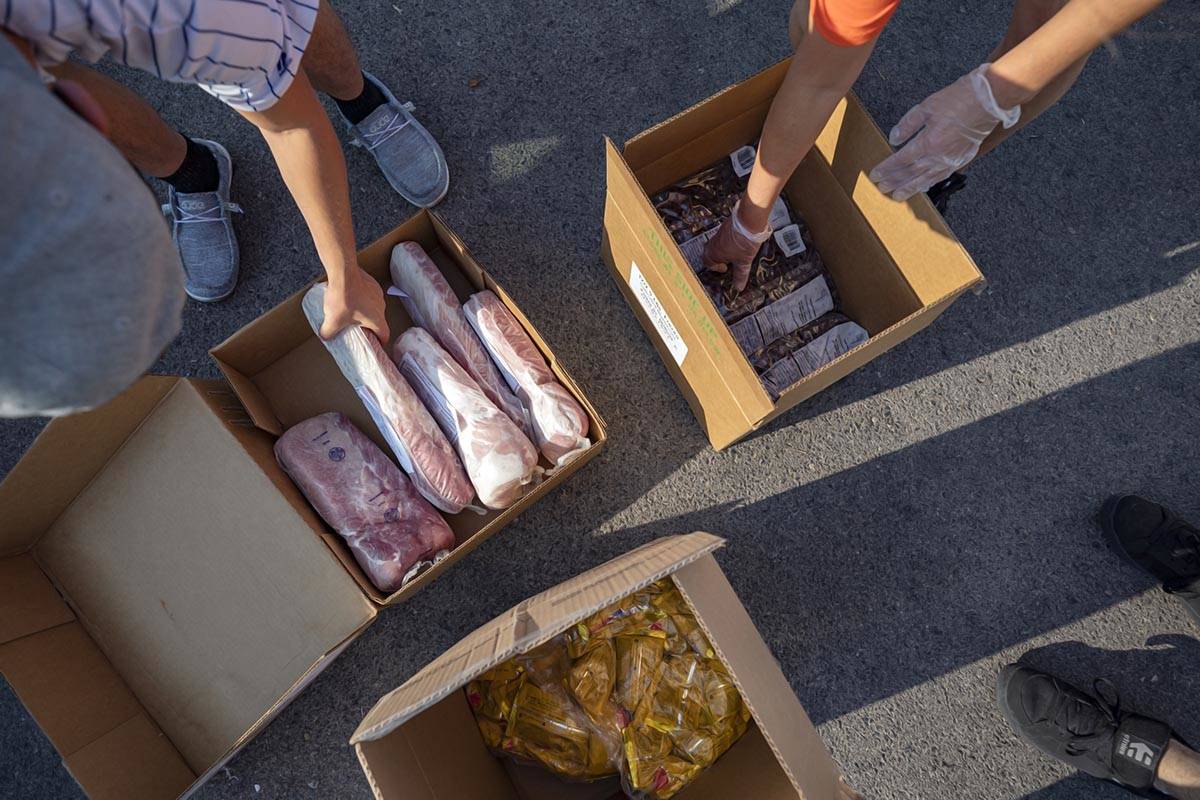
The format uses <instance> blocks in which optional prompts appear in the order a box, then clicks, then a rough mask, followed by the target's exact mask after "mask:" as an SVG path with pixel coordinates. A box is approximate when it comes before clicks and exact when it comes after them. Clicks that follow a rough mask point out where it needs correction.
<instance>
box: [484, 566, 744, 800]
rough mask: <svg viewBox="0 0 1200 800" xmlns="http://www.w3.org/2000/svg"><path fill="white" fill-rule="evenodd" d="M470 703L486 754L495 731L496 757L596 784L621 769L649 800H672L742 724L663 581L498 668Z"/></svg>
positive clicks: (721, 671)
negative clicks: (613, 748)
mask: <svg viewBox="0 0 1200 800" xmlns="http://www.w3.org/2000/svg"><path fill="white" fill-rule="evenodd" d="M618 652H621V653H623V657H621V658H620V659H619V660H618ZM467 698H468V701H469V702H470V704H471V707H472V709H473V710H474V711H475V716H476V719H477V720H478V721H479V728H480V732H481V734H482V735H483V738H484V740H485V741H487V742H488V743H489V746H492V747H495V745H494V744H492V743H493V742H495V741H496V739H497V731H498V730H499V729H500V728H501V726H503V727H504V733H503V735H502V736H501V737H500V746H499V748H498V749H499V751H500V752H502V753H503V754H505V755H509V756H512V757H514V758H518V759H525V760H528V761H534V762H536V763H539V764H541V765H542V766H544V767H546V768H547V769H549V770H550V771H552V772H554V773H555V774H557V775H558V776H560V777H563V778H568V779H584V780H590V779H595V778H602V777H604V776H606V775H608V774H611V772H612V771H615V770H616V769H617V768H618V767H619V768H620V769H621V772H622V775H623V778H624V780H625V784H626V790H627V791H629V792H630V793H631V794H632V795H633V796H635V797H638V798H647V799H648V800H651V799H652V800H666V798H668V797H672V796H673V795H675V794H676V793H677V792H679V791H680V790H681V789H682V788H683V787H684V786H686V785H687V784H688V783H689V782H690V781H691V780H692V779H693V778H694V777H695V776H696V775H698V774H699V773H700V772H701V771H702V770H704V769H705V768H706V767H708V766H710V765H711V764H712V763H713V762H714V761H716V759H717V758H718V757H719V756H720V755H721V754H722V753H724V752H725V751H726V750H727V749H728V748H729V747H730V745H732V744H733V743H734V742H735V741H737V739H738V738H739V737H740V736H741V735H742V734H743V733H745V731H746V725H747V723H748V722H749V720H750V712H749V710H748V709H747V708H746V707H745V705H744V704H743V703H742V700H741V697H740V695H739V694H738V692H737V689H736V688H734V686H733V683H732V681H731V680H730V678H729V673H728V671H727V670H726V669H725V667H724V665H723V664H722V663H721V662H720V660H719V659H718V658H717V657H716V653H715V651H714V650H713V647H712V644H711V643H710V642H709V641H708V639H707V637H705V636H704V634H703V632H702V631H701V630H700V627H699V625H698V624H697V622H696V619H695V616H694V615H693V613H692V612H691V611H690V610H689V608H688V606H687V603H686V602H685V601H684V599H683V597H682V596H681V595H680V594H679V590H678V589H676V588H675V586H674V585H673V584H672V583H671V582H670V581H669V580H661V581H658V582H656V583H653V584H650V585H649V586H647V587H646V588H645V589H642V590H640V591H637V592H634V593H632V594H630V595H628V596H627V597H625V598H623V599H622V600H620V601H618V602H616V603H614V604H613V605H611V606H609V607H607V608H605V609H602V610H601V611H598V612H596V613H595V614H593V615H592V616H591V617H589V618H587V619H585V620H583V621H581V622H580V623H578V624H577V625H575V626H574V627H572V628H571V629H570V630H569V631H567V633H566V635H565V636H559V637H555V638H554V639H551V640H550V642H548V643H547V644H545V645H542V646H541V647H539V648H537V649H536V650H534V651H532V652H530V653H528V654H525V655H521V656H517V657H515V658H514V659H512V660H511V661H508V662H505V663H503V664H501V665H499V666H498V667H496V668H494V669H493V670H492V671H491V672H489V673H487V674H485V675H483V676H481V677H480V678H478V679H477V680H475V681H473V682H472V683H471V684H470V685H469V686H468V687H467ZM588 723H590V725H589V724H588ZM614 738H615V742H616V747H617V750H616V752H613V751H612V750H610V746H611V745H612V744H613V742H614Z"/></svg>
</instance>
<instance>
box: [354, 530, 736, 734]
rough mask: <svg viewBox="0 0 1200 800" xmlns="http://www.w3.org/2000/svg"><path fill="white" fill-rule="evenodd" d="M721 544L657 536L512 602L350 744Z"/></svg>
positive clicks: (404, 690)
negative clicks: (579, 573) (565, 579)
mask: <svg viewBox="0 0 1200 800" xmlns="http://www.w3.org/2000/svg"><path fill="white" fill-rule="evenodd" d="M724 543H725V540H724V539H721V538H720V537H717V536H713V535H712V534H710V533H692V534H686V535H681V536H671V537H667V538H664V539H659V540H657V541H654V542H650V543H649V544H646V545H643V546H642V547H639V548H637V549H636V550H633V551H631V552H629V553H626V554H625V555H623V556H620V557H618V558H615V559H613V560H612V561H609V562H608V563H606V564H602V565H601V566H599V567H596V568H595V569H592V570H589V571H588V572H585V573H583V574H582V575H579V576H577V577H575V578H572V579H571V580H568V581H565V582H563V583H560V584H559V585H558V586H555V587H554V588H552V589H548V590H547V591H545V592H542V593H541V594H539V595H537V596H535V597H531V598H529V599H528V600H525V601H523V602H521V603H518V604H517V605H516V606H514V607H513V608H511V609H509V611H508V612H506V613H504V614H502V615H500V616H499V617H497V618H496V619H494V620H492V621H491V622H489V623H488V624H486V625H484V626H482V627H480V628H478V629H477V630H475V631H474V632H473V633H471V634H469V635H468V636H467V637H466V638H464V639H462V640H461V641H460V642H458V644H456V645H454V646H453V647H451V648H450V649H449V650H447V651H446V652H445V653H443V654H442V655H441V656H439V657H438V658H437V659H436V660H434V661H433V663H431V664H430V665H429V666H427V667H425V669H423V670H421V671H420V672H418V673H417V674H416V675H414V676H413V677H412V678H411V679H409V680H408V681H407V682H406V683H405V684H404V685H403V686H401V687H400V688H399V689H396V690H394V691H392V692H391V693H389V694H387V695H385V696H384V697H383V698H382V699H381V700H380V701H379V702H378V703H376V704H375V707H374V708H373V709H371V711H370V712H369V713H368V714H367V716H366V718H365V719H364V720H363V721H362V724H361V725H359V726H358V730H356V731H355V732H354V736H353V737H352V738H351V740H350V741H351V743H352V744H357V743H359V742H363V741H371V740H375V739H378V738H380V737H382V736H385V735H387V734H388V733H389V732H391V731H393V730H395V729H396V728H397V727H399V726H400V725H402V724H404V723H405V722H406V721H407V720H409V719H411V718H412V717H413V716H414V715H416V714H418V713H420V712H421V711H423V710H424V709H426V708H429V707H430V706H431V705H433V704H434V703H436V702H437V701H438V700H441V699H442V698H443V697H445V696H446V695H448V694H449V693H450V692H453V691H454V690H456V689H458V688H459V687H461V686H463V685H464V684H465V683H467V681H470V680H471V679H473V678H476V677H478V676H479V675H481V674H483V673H484V672H486V671H487V670H489V669H491V668H492V667H494V666H495V665H497V664H499V663H501V662H503V661H505V660H507V659H509V658H511V657H512V656H514V655H516V654H517V653H520V652H524V651H526V650H528V649H530V648H533V647H536V646H538V645H539V644H541V643H542V642H545V641H547V640H549V639H550V638H552V637H554V636H556V635H557V634H559V633H561V632H562V631H564V630H566V629H567V628H569V627H570V626H571V625H574V624H575V623H576V622H578V621H580V620H582V619H584V618H585V617H587V616H588V615H589V614H592V613H594V612H596V611H599V610H600V609H602V608H604V607H605V606H607V605H610V604H612V603H614V602H616V601H617V600H619V599H621V598H622V597H624V596H625V595H627V594H629V593H630V592H633V591H636V590H637V589H640V588H642V587H643V586H647V585H649V584H651V583H653V582H654V581H656V580H658V579H660V578H662V577H665V576H666V575H670V574H671V573H673V572H675V571H676V570H678V569H680V568H681V567H684V566H686V565H687V564H690V563H692V562H693V561H695V560H697V559H699V558H702V557H704V556H705V555H707V554H709V553H711V552H712V551H714V550H716V549H717V548H719V547H721V546H722V545H723V544H724Z"/></svg>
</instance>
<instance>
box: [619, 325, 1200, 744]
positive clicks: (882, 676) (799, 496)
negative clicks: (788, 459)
mask: <svg viewBox="0 0 1200 800" xmlns="http://www.w3.org/2000/svg"><path fill="white" fill-rule="evenodd" d="M1198 356H1200V345H1192V346H1188V347H1183V348H1180V349H1177V350H1174V351H1171V352H1169V353H1166V354H1164V355H1162V356H1160V357H1156V358H1152V359H1148V360H1145V361H1142V362H1139V363H1137V364H1135V365H1133V366H1130V367H1128V368H1126V369H1122V370H1120V371H1117V372H1113V373H1110V374H1108V375H1104V376H1103V377H1100V378H1097V379H1095V380H1093V381H1090V382H1087V383H1084V384H1080V385H1078V386H1074V387H1072V388H1069V389H1066V390H1063V391H1061V392H1058V393H1056V394H1052V395H1049V396H1047V397H1044V398H1041V399H1039V400H1037V401H1034V402H1031V403H1028V404H1026V405H1023V406H1019V407H1017V408H1015V409H1012V410H1011V411H1007V412H1005V413H1002V414H998V415H995V416H993V417H990V418H987V419H985V420H982V421H980V422H977V423H974V424H972V425H968V426H966V427H964V428H961V429H958V430H955V431H952V432H950V433H947V434H944V435H942V436H939V437H936V438H934V439H930V440H928V441H926V442H923V443H921V444H918V445H914V446H912V447H909V448H907V449H905V450H901V451H899V452H896V453H892V454H889V455H886V456H883V457H880V458H878V459H876V460H874V461H871V462H868V463H866V464H864V465H862V466H860V467H857V468H854V469H851V470H847V471H845V472H842V473H838V474H836V475H833V476H831V477H828V478H825V479H822V480H818V481H816V482H814V483H809V484H804V485H800V486H797V487H796V488H794V489H791V490H789V491H786V492H783V493H781V494H778V495H776V496H774V497H771V498H769V499H766V500H762V501H759V502H754V503H749V504H746V505H741V506H736V507H728V506H716V507H712V508H709V509H706V510H702V511H696V512H692V513H688V514H684V515H682V516H678V517H674V518H670V519H666V520H662V521H660V522H655V523H652V524H650V525H647V526H642V527H638V528H633V529H630V530H625V531H622V532H619V533H617V534H613V535H612V536H611V537H605V538H616V539H620V540H621V541H622V542H627V543H628V544H630V545H632V544H634V543H637V542H641V541H643V540H645V539H647V538H650V537H651V536H652V535H662V534H665V533H672V532H682V531H690V530H709V531H713V532H715V533H718V534H721V535H723V536H725V537H727V538H728V540H729V545H728V547H727V548H726V549H725V550H724V551H722V552H721V554H720V555H719V556H718V558H719V560H720V561H721V562H722V564H723V566H724V568H725V570H726V573H727V574H728V575H729V578H730V580H731V582H732V583H733V585H734V587H735V588H737V589H738V590H739V594H740V596H741V597H742V599H743V601H744V602H745V604H746V606H747V608H748V609H749V611H750V615H751V616H752V617H753V618H754V620H755V621H756V623H757V624H758V626H759V628H760V630H761V631H762V633H763V635H764V637H765V638H766V639H767V640H768V641H769V642H770V643H771V645H772V649H773V650H774V652H775V655H776V656H777V657H778V659H779V660H780V661H781V662H782V663H783V666H784V672H785V673H786V674H788V675H789V676H791V677H792V681H793V684H794V686H795V688H796V689H797V692H798V694H799V696H800V699H801V701H802V702H803V703H804V705H805V707H806V709H807V710H808V712H809V714H810V715H811V716H812V717H813V719H814V721H816V722H818V723H820V722H824V721H827V720H832V719H835V718H837V717H839V716H841V715H843V714H846V713H849V712H851V711H853V710H855V709H859V708H862V707H863V706H866V705H868V704H869V703H872V702H875V701H877V700H880V699H883V698H886V697H889V696H891V695H893V694H895V693H897V692H900V691H903V690H905V689H908V688H910V687H913V686H917V685H919V684H921V683H924V682H926V681H928V680H930V679H932V678H935V677H937V676H939V675H942V674H944V673H946V672H949V671H951V670H954V669H956V668H958V667H961V666H964V665H967V664H970V663H973V662H975V661H977V660H979V659H982V658H985V657H987V656H989V655H991V654H993V653H996V652H997V651H1000V650H1003V649H1006V648H1009V647H1012V646H1014V645H1018V644H1020V643H1021V642H1023V641H1026V640H1028V639H1030V638H1031V637H1034V636H1037V635H1039V634H1043V633H1046V632H1048V631H1052V630H1054V629H1056V628H1059V627H1061V626H1063V625H1066V624H1068V623H1070V622H1073V621H1076V620H1079V619H1081V618H1083V617H1086V616H1088V615H1091V614H1094V613H1096V612H1098V611H1101V610H1103V609H1106V608H1108V607H1110V606H1112V605H1115V604H1117V603H1119V602H1121V601H1122V600H1125V599H1127V598H1129V597H1131V596H1133V595H1136V594H1138V593H1140V592H1142V591H1143V590H1144V589H1145V588H1146V583H1145V581H1144V580H1143V576H1141V575H1140V574H1138V573H1137V572H1136V571H1135V570H1132V569H1131V568H1129V567H1127V566H1126V565H1124V564H1123V563H1122V562H1120V561H1119V560H1118V559H1117V558H1116V557H1115V556H1114V555H1112V554H1111V553H1110V552H1109V551H1108V550H1107V548H1106V547H1105V546H1104V544H1103V543H1102V542H1103V540H1102V538H1101V536H1100V535H1099V532H1098V530H1097V528H1096V527H1095V525H1094V522H1093V515H1094V514H1095V511H1096V509H1097V508H1098V507H1099V504H1100V502H1101V501H1102V500H1103V499H1104V498H1105V497H1106V496H1107V495H1108V494H1110V493H1111V492H1113V491H1115V490H1118V489H1128V490H1140V491H1143V492H1145V493H1147V494H1150V495H1152V496H1156V497H1160V498H1162V499H1164V500H1168V501H1170V502H1172V503H1174V504H1175V505H1176V506H1177V507H1178V508H1179V511H1180V512H1181V513H1184V514H1188V513H1189V512H1192V511H1195V510H1196V506H1195V505H1194V498H1195V496H1196V495H1195V490H1196V483H1195V476H1194V473H1193V471H1192V469H1191V467H1190V466H1189V465H1188V464H1187V463H1186V462H1187V459H1180V458H1179V454H1180V453H1192V452H1195V451H1196V450H1197V449H1200V425H1197V424H1196V413H1197V412H1196V408H1197V406H1198V405H1200V404H1198V402H1197V401H1198V400H1200V397H1198V389H1197V383H1196V380H1195V370H1196V366H1195V365H1196V363H1197V357H1198ZM1133 386H1141V387H1142V389H1143V390H1148V391H1149V395H1145V394H1143V395H1140V397H1142V400H1140V401H1138V409H1137V413H1131V412H1132V411H1133V409H1132V408H1131V407H1130V406H1131V403H1132V402H1133V398H1132V397H1131V394H1130V389H1131V387H1133ZM1147 398H1150V399H1149V400H1147ZM1187 503H1192V505H1191V506H1190V507H1188V506H1187V505H1185V504H1187ZM623 546H624V545H623ZM623 546H622V547H623ZM1181 617H1182V612H1181ZM1193 686H1194V684H1193ZM1198 696H1200V695H1198Z"/></svg>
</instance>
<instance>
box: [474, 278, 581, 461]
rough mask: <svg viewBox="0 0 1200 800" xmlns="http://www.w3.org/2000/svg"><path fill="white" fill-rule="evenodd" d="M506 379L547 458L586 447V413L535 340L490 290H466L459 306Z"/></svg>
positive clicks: (563, 456)
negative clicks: (475, 291)
mask: <svg viewBox="0 0 1200 800" xmlns="http://www.w3.org/2000/svg"><path fill="white" fill-rule="evenodd" d="M463 311H464V312H465V314H466V317H467V322H469V323H470V325H471V327H472V328H473V329H474V330H475V332H476V333H478V334H479V338H480V340H481V341H482V342H483V346H484V347H486V348H487V351H488V352H489V353H491V355H492V358H493V359H495V361H496V366H498V367H499V368H500V372H501V373H502V374H503V375H504V378H505V380H507V381H508V385H509V386H511V387H512V390H513V391H514V392H515V393H516V395H517V397H519V398H521V402H523V403H524V404H525V407H526V408H527V409H528V410H529V418H530V421H531V422H532V423H533V436H534V441H536V442H537V445H538V447H540V448H541V450H542V453H543V454H544V455H545V456H546V458H548V459H550V461H551V462H552V463H554V464H562V463H564V462H565V460H566V459H568V458H569V457H570V456H572V455H573V454H574V453H576V452H578V451H580V450H583V449H585V448H587V447H588V446H589V445H590V444H591V443H590V442H589V441H588V438H587V435H588V426H589V423H588V417H587V414H586V413H585V412H584V410H583V408H581V407H580V405H579V403H577V402H575V398H574V397H572V396H571V393H570V392H568V391H567V390H566V389H565V388H564V387H563V385H562V384H560V383H559V382H558V380H557V379H556V378H555V377H554V372H552V371H551V369H550V366H549V365H548V364H547V363H546V359H544V358H542V353H541V351H540V350H538V348H537V345H535V344H534V343H533V340H532V339H530V338H529V335H528V334H527V333H525V329H524V328H522V327H521V323H519V322H517V318H516V317H514V316H513V315H512V312H510V311H509V310H508V308H507V307H505V305H504V303H502V302H501V301H500V298H499V297H497V296H496V295H495V293H494V292H490V291H482V292H479V293H478V294H474V295H471V298H470V299H469V300H467V302H466V304H465V305H464V306H463Z"/></svg>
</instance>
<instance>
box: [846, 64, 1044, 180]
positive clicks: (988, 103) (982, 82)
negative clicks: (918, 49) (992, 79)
mask: <svg viewBox="0 0 1200 800" xmlns="http://www.w3.org/2000/svg"><path fill="white" fill-rule="evenodd" d="M990 66H991V64H980V65H979V66H978V67H976V68H975V69H974V70H972V71H971V72H969V73H967V74H966V75H964V76H962V77H961V78H959V79H958V80H956V81H955V82H954V83H952V84H950V85H949V86H947V87H946V88H944V89H942V90H941V91H940V92H937V93H935V94H931V95H930V96H929V97H927V98H925V100H924V101H923V102H921V103H920V104H919V105H917V106H915V107H914V108H912V109H911V110H910V111H909V112H908V113H907V114H905V115H904V116H903V117H901V119H900V122H898V123H897V124H896V127H894V128H892V132H891V133H890V134H888V141H890V142H891V143H892V146H893V147H898V146H899V145H901V144H902V143H904V142H905V141H906V140H911V141H909V142H908V144H906V145H904V147H902V148H901V149H900V150H898V151H897V152H895V153H893V154H892V155H891V156H889V157H888V158H887V159H885V160H884V161H882V162H881V163H880V164H879V165H878V166H876V167H875V169H873V170H871V174H870V176H869V177H870V179H871V180H872V181H873V182H874V183H876V184H878V185H879V189H880V191H882V192H883V193H884V194H890V195H891V196H892V197H893V198H894V199H896V200H907V199H908V198H910V197H912V196H913V195H915V194H917V193H918V192H924V191H926V190H927V189H929V187H930V186H933V185H934V184H935V183H937V182H938V181H940V180H944V179H945V178H947V177H949V175H950V173H952V172H954V171H955V170H957V169H959V168H961V167H964V166H966V165H967V164H969V163H971V160H972V159H973V158H975V155H976V154H977V153H978V152H979V146H980V145H981V144H983V140H984V139H986V138H987V137H988V134H990V133H991V132H992V131H994V130H995V129H996V126H997V125H1003V126H1004V127H1005V128H1011V127H1012V126H1013V125H1016V124H1017V120H1018V119H1020V118H1021V107H1020V106H1016V107H1015V108H1009V109H1004V108H1001V107H1000V105H999V103H997V102H996V98H995V96H994V95H993V94H992V87H991V84H989V83H988V80H987V77H986V73H987V70H988V67H990Z"/></svg>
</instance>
